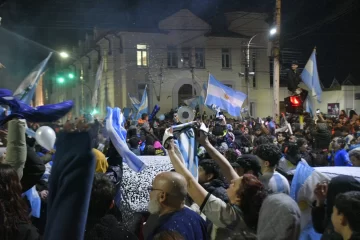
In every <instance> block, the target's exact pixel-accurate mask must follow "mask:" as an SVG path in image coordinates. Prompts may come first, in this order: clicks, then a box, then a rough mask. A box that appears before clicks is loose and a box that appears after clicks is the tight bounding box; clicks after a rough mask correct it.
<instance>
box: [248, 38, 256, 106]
mask: <svg viewBox="0 0 360 240" xmlns="http://www.w3.org/2000/svg"><path fill="white" fill-rule="evenodd" d="M257 35H258V33H257V34H255V35H254V36H252V37H251V38H250V40H249V41H248V44H247V48H246V52H245V55H246V56H245V58H246V64H245V79H246V95H247V99H246V105H247V107H248V108H249V109H250V99H249V93H250V79H249V75H250V44H251V41H252V40H253V39H254V38H255V37H256V36H257ZM253 74H255V73H253Z"/></svg>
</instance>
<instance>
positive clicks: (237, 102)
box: [205, 74, 247, 117]
mask: <svg viewBox="0 0 360 240" xmlns="http://www.w3.org/2000/svg"><path fill="white" fill-rule="evenodd" d="M246 97H247V96H246V94H244V93H242V92H239V91H236V90H234V89H232V88H230V87H228V86H226V85H224V84H222V83H221V82H219V81H217V80H216V79H215V78H214V76H212V75H211V74H209V81H208V87H207V95H206V99H205V104H206V105H208V106H211V105H216V106H217V107H219V108H220V109H223V110H225V111H227V112H228V113H229V114H230V115H232V116H234V117H236V116H240V115H241V106H242V105H243V103H244V101H245V99H246Z"/></svg>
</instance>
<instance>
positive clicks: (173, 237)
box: [153, 231, 185, 240]
mask: <svg viewBox="0 0 360 240" xmlns="http://www.w3.org/2000/svg"><path fill="white" fill-rule="evenodd" d="M153 240H185V238H184V237H183V236H182V235H181V234H180V233H178V232H175V231H162V232H159V233H158V234H156V235H155V236H154V238H153Z"/></svg>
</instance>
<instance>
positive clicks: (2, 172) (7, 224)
mask: <svg viewBox="0 0 360 240" xmlns="http://www.w3.org/2000/svg"><path fill="white" fill-rule="evenodd" d="M27 222H30V219H29V216H28V211H27V205H26V203H25V201H24V200H23V199H22V198H21V184H20V180H19V177H18V175H17V173H16V171H15V170H14V169H13V168H12V167H11V166H10V165H8V164H0V239H3V240H8V239H9V240H10V239H14V238H15V236H16V234H17V231H18V228H17V226H18V224H19V223H27Z"/></svg>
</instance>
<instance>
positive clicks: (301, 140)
mask: <svg viewBox="0 0 360 240" xmlns="http://www.w3.org/2000/svg"><path fill="white" fill-rule="evenodd" d="M305 143H307V140H306V139H305V138H298V139H297V141H296V144H297V145H298V146H299V147H302V146H303V145H304V144H305Z"/></svg>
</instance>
